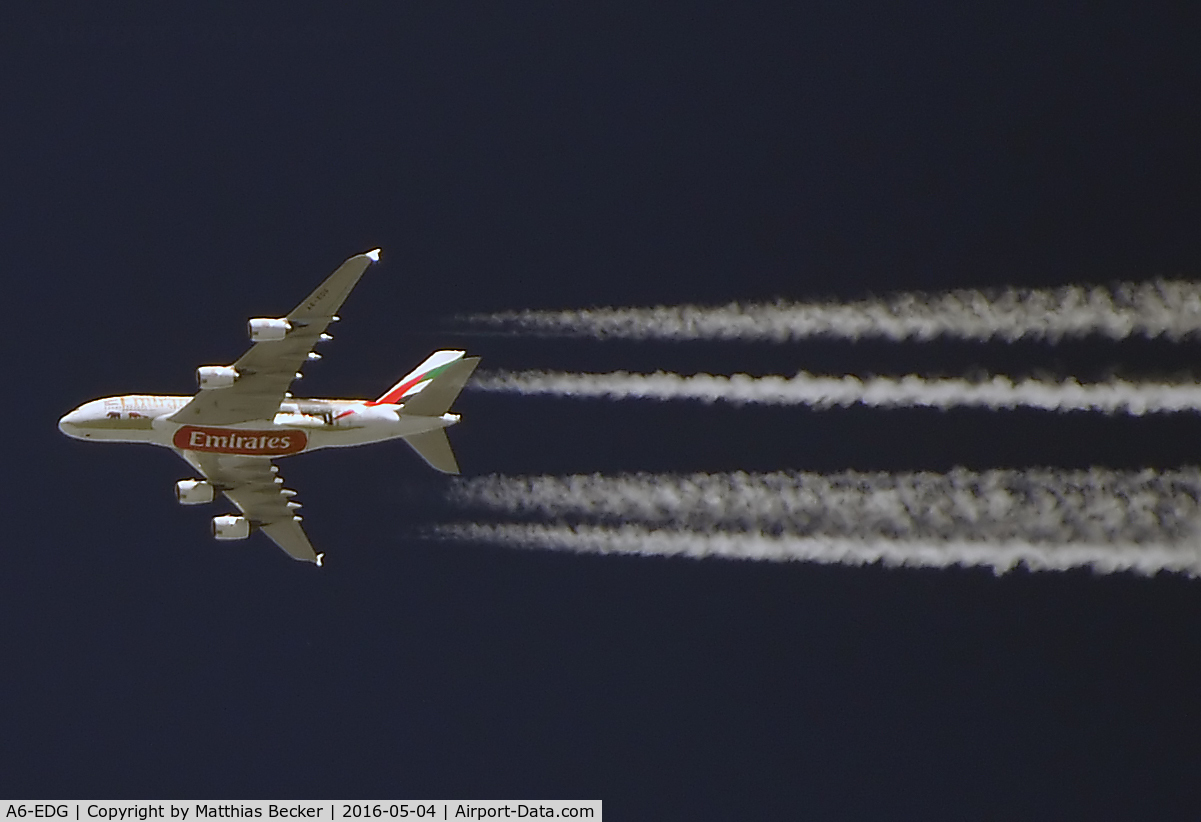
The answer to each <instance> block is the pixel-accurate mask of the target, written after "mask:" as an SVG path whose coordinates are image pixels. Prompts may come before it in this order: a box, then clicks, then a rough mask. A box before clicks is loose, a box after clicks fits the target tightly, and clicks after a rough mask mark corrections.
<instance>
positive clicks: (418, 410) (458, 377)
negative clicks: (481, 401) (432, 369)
mask: <svg viewBox="0 0 1201 822" xmlns="http://www.w3.org/2000/svg"><path fill="white" fill-rule="evenodd" d="M479 364H480V358H479V357H468V358H467V359H464V360H458V361H456V362H452V363H450V364H449V365H446V366H444V367H443V368H442V369H441V370H440V371H439V373H438V375H437V376H435V377H434V379H433V380H431V381H430V383H429V384H428V385H426V386H425V388H423V389H421V393H420V394H418V395H416V396H414V397H410V398H409V399H406V400H405V401H404V405H402V406H401V407H400V413H401V416H406V417H440V416H442V415H443V414H445V413H446V412H447V411H449V410H450V404H451V403H452V402H454V401H455V397H457V396H459V392H460V391H462V390H463V386H464V385H466V384H467V379H468V377H470V376H471V372H472V371H474V370H475V367H476V366H477V365H479Z"/></svg>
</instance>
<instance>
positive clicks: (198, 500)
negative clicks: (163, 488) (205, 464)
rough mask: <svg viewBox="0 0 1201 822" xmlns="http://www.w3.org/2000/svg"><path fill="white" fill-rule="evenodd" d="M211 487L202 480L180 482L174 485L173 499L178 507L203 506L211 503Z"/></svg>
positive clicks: (212, 491)
mask: <svg viewBox="0 0 1201 822" xmlns="http://www.w3.org/2000/svg"><path fill="white" fill-rule="evenodd" d="M215 495H216V494H215V493H214V489H213V486H212V485H210V484H209V483H207V482H205V481H204V480H180V481H179V482H177V483H175V498H176V499H177V500H179V504H180V505H203V504H204V503H206V502H212V501H213V497H214V496H215Z"/></svg>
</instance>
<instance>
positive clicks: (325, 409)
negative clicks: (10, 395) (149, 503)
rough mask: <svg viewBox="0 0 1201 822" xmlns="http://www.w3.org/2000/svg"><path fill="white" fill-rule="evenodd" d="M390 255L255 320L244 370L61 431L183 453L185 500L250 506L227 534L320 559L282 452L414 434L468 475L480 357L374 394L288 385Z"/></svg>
mask: <svg viewBox="0 0 1201 822" xmlns="http://www.w3.org/2000/svg"><path fill="white" fill-rule="evenodd" d="M379 258H380V250H379V249H378V248H377V249H374V250H372V251H368V252H366V253H364V254H357V255H355V256H354V257H351V258H350V259H349V260H347V261H346V262H344V263H343V264H342V265H341V266H340V267H339V268H338V270H337V271H335V272H334V273H333V274H331V275H329V277H328V278H326V280H325V282H323V283H322V284H321V285H320V286H318V287H317V289H316V290H315V291H313V293H312V294H310V295H309V296H308V297H307V298H305V300H304V301H303V302H301V303H300V305H298V306H296V308H295V309H293V310H292V311H291V312H290V313H289V314H288V315H287V316H284V317H276V318H265V317H259V318H255V319H252V320H250V321H249V323H248V333H249V336H250V340H251V342H252V343H254V344H253V345H252V346H251V347H250V350H249V351H247V352H246V353H245V354H243V355H242V357H241V358H240V359H239V360H238V361H237V362H235V363H234V364H233V365H206V366H202V367H201V368H198V369H197V370H196V378H197V382H198V383H199V391H198V392H197V393H196V395H195V396H193V397H186V396H152V395H147V394H131V395H125V396H120V397H104V398H102V399H98V400H92V401H91V402H87V403H84V404H83V405H81V406H79V407H78V408H76V409H75V410H74V411H72V412H71V413H69V414H67V415H66V416H64V417H63V418H62V419H61V420H59V423H58V427H59V429H60V430H61V431H62V432H63V433H64V434H66V435H67V436H70V437H74V438H75V439H81V440H105V441H109V442H148V443H152V444H154V445H161V446H163V447H165V448H170V449H172V450H173V451H175V452H176V453H177V454H179V455H180V456H181V457H183V458H184V459H185V460H187V462H188V463H189V464H190V465H191V466H192V467H193V468H194V469H195V470H196V471H197V472H199V473H200V474H201V475H202V476H203V479H185V480H180V481H179V482H177V483H176V484H175V497H176V499H177V500H178V501H179V502H180V503H181V504H183V505H198V504H203V503H208V502H212V501H213V500H214V499H215V498H216V496H217V493H218V492H220V493H222V494H224V495H225V497H226V498H227V499H228V500H229V501H230V502H232V503H233V504H234V505H235V506H237V508H238V510H239V511H240V512H241V513H240V514H237V515H234V514H227V515H222V516H217V517H214V518H213V521H212V534H213V536H214V537H215V538H216V539H218V540H241V539H246V538H247V537H249V536H250V534H251V532H252V531H261V532H262V533H264V534H266V535H267V537H269V538H270V539H271V540H272V541H273V542H274V543H275V544H276V545H278V546H279V547H280V548H282V549H283V550H284V552H285V553H287V554H288V556H290V557H292V558H293V559H296V560H301V561H307V562H312V563H314V564H316V565H318V566H320V565H321V564H322V562H323V559H324V556H325V555H324V554H321V553H317V552H316V551H315V550H314V549H313V546H312V544H311V543H310V542H309V538H308V536H307V535H306V534H305V532H304V529H303V528H302V527H301V524H300V521H301V518H300V517H299V516H297V514H296V509H298V508H300V504H299V503H297V502H295V501H293V499H292V497H294V496H295V495H296V492H295V491H293V490H290V489H288V488H285V487H284V486H283V479H281V478H280V477H279V476H278V471H279V469H278V468H277V467H276V466H275V465H273V464H272V459H273V458H276V457H286V456H292V455H294V454H302V453H306V452H309V451H317V450H319V449H321V448H340V447H344V446H351V445H364V444H367V443H372V442H381V441H383V440H391V439H403V440H404V441H405V442H407V443H408V444H409V445H410V446H412V448H413V450H414V451H416V452H417V453H418V455H420V456H421V458H422V459H424V460H425V461H426V462H427V463H429V465H430V466H431V467H433V468H434V469H436V470H438V471H441V472H443V473H447V474H457V473H459V467H458V464H457V463H456V462H455V457H454V453H453V452H452V451H451V448H450V441H449V440H448V439H447V437H446V429H447V428H448V427H450V426H452V425H454V424H455V423H457V422H458V421H459V416H458V415H457V414H452V413H450V406H451V404H452V403H453V402H454V401H455V398H456V397H458V395H459V392H460V391H462V389H463V385H464V384H465V383H466V382H467V379H468V377H470V376H471V372H472V371H474V370H475V367H476V365H478V364H479V361H480V359H479V357H465V356H464V354H465V353H466V352H464V351H435V352H434V353H433V354H431V355H430V356H429V358H427V359H426V360H425V362H423V363H421V365H419V366H417V368H416V369H414V370H413V371H412V372H410V373H409V374H407V375H405V377H404V378H403V379H402V380H400V382H398V383H396V385H394V386H392V387H391V388H389V389H388V390H387V391H385V392H384V393H383V394H382V395H381V396H380V397H379V398H377V399H374V400H335V399H299V398H297V397H293V396H292V394H291V393H289V392H288V389H289V387H291V384H292V380H294V379H296V378H297V377H299V376H300V374H299V369H300V367H301V365H302V364H303V363H305V362H307V361H310V360H318V359H320V358H321V355H320V354H317V353H315V352H314V351H313V348H314V346H315V345H316V344H317V343H318V342H322V341H324V340H329V339H332V337H330V335H328V334H326V333H325V331H326V328H327V327H328V326H329V324H330V323H331V322H335V321H336V320H338V316H337V312H338V309H339V308H340V307H341V306H342V303H343V302H344V301H345V300H346V297H347V296H348V295H349V294H350V291H351V289H352V288H354V286H355V285H356V284H357V283H358V281H359V278H360V277H362V276H363V272H365V271H366V270H367V268H368V267H369V266H370V265H371V264H372V263H376V262H379Z"/></svg>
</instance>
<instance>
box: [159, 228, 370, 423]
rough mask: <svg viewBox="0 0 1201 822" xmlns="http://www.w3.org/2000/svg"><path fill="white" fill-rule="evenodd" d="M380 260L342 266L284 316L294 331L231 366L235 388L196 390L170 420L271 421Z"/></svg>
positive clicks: (360, 259)
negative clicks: (361, 281)
mask: <svg viewBox="0 0 1201 822" xmlns="http://www.w3.org/2000/svg"><path fill="white" fill-rule="evenodd" d="M378 260H379V249H375V250H374V251H368V252H367V253H366V254H357V255H355V256H354V257H351V258H350V259H349V260H347V261H346V262H344V263H342V265H341V266H339V267H338V270H337V271H335V272H334V273H333V274H330V275H329V277H327V278H326V279H325V282H323V283H322V284H321V285H319V286H318V287H317V289H316V290H315V291H313V293H312V294H310V295H309V296H308V297H307V298H305V300H304V301H303V302H301V303H300V305H298V306H296V308H294V309H293V310H292V311H291V312H290V313H289V314H288V315H287V317H286V319H287V320H288V322H289V323H290V324H291V326H292V328H291V330H290V331H289V332H288V334H287V336H286V337H284V338H283V339H282V340H271V341H268V342H258V343H255V344H254V345H253V346H251V347H250V350H249V351H247V352H246V353H245V354H243V355H242V357H241V358H240V359H239V360H238V361H237V362H236V363H234V364H233V367H234V368H235V369H236V370H237V372H238V379H237V381H236V382H234V384H233V385H231V386H229V387H228V388H216V389H208V390H204V391H200V392H199V393H198V394H197V395H196V396H195V397H193V398H192V401H191V402H189V403H188V404H187V405H185V406H184V407H183V408H181V409H180V410H179V411H177V412H176V413H175V414H174V415H173V416H172V419H173V420H174V421H176V422H184V423H192V424H195V425H233V424H235V423H239V422H248V421H250V420H269V419H272V418H273V417H274V416H275V414H276V412H277V411H279V405H280V403H281V402H283V400H284V394H285V393H286V392H287V390H288V386H290V385H291V384H292V380H294V379H296V373H297V372H298V371H299V370H300V367H301V366H302V365H303V364H304V362H305V360H306V359H308V356H309V353H310V352H311V351H312V350H313V346H314V345H316V344H317V341H318V340H320V339H321V335H322V334H323V333H325V329H326V327H327V326H329V324H330V322H332V321H333V319H334V316H335V315H336V314H337V312H338V309H339V308H340V307H341V306H342V303H343V302H345V301H346V298H347V296H349V294H350V292H351V290H352V289H353V288H354V287H355V285H356V284H357V283H358V281H359V278H360V277H362V276H363V272H364V271H366V270H367V267H368V266H370V265H371V264H372V263H373V262H376V261H378Z"/></svg>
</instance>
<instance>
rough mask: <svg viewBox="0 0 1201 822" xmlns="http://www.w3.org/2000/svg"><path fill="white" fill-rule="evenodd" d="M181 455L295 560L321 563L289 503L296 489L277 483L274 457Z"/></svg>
mask: <svg viewBox="0 0 1201 822" xmlns="http://www.w3.org/2000/svg"><path fill="white" fill-rule="evenodd" d="M179 454H180V456H182V457H183V458H184V459H185V460H187V461H188V462H189V463H190V464H191V466H192V467H193V468H195V469H196V470H197V471H199V472H200V473H202V474H203V475H204V477H205V479H207V480H208V481H209V482H210V483H212V485H213V486H214V487H215V488H218V489H220V490H221V491H222V492H223V493H224V494H225V496H226V497H228V498H229V500H230V501H231V502H233V504H234V505H236V506H238V509H239V510H240V511H241V512H242V515H243V516H244V517H246V519H248V520H250V521H251V522H253V523H255V524H256V525H258V527H259V530H260V531H262V532H263V533H264V534H266V535H267V536H268V537H270V538H271V541H272V542H274V543H275V544H276V545H278V546H279V547H280V548H282V549H284V551H285V552H286V553H288V554H289V555H290V556H291V557H292V559H299V560H304V561H307V562H315V563H317V564H318V565H320V564H321V556H322V555H321V554H318V553H317V552H316V551H314V550H313V545H312V543H310V542H309V538H308V537H307V536H306V535H305V533H304V529H303V528H301V527H300V523H299V522H297V521H296V519H295V518H294V517H295V509H294V508H291V507H289V506H288V503H289V502H290V499H289V498H290V496H291V494H292V493H293V492H285V491H284V487H283V485H281V484H280V483H278V482H276V477H275V475H276V472H277V471H278V470H279V469H278V468H276V467H275V466H274V465H272V464H271V460H269V459H267V458H266V457H242V456H237V455H234V454H210V453H207V452H201V451H180V452H179ZM297 507H299V506H297Z"/></svg>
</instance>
